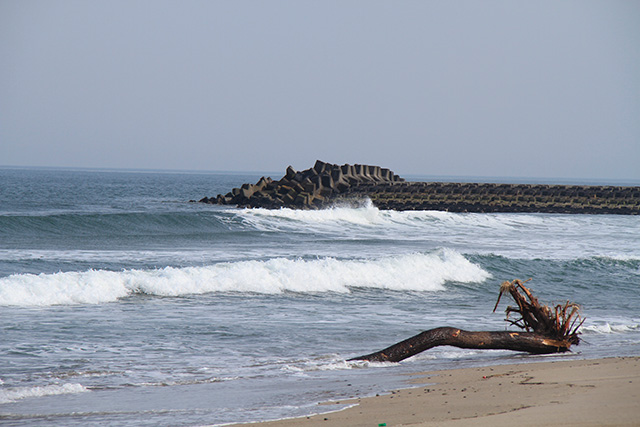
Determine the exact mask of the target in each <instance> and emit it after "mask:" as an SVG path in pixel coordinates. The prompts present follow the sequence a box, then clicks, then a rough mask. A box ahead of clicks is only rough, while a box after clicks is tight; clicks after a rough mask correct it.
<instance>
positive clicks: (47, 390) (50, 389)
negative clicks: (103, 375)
mask: <svg viewBox="0 0 640 427" xmlns="http://www.w3.org/2000/svg"><path fill="white" fill-rule="evenodd" d="M87 391H89V390H88V389H87V388H86V387H84V386H83V385H82V384H76V383H66V384H61V385H59V384H51V385H45V386H34V387H14V388H9V389H6V390H0V403H10V402H15V401H16V400H20V399H26V398H29V397H42V396H54V395H58V394H75V393H84V392H87Z"/></svg>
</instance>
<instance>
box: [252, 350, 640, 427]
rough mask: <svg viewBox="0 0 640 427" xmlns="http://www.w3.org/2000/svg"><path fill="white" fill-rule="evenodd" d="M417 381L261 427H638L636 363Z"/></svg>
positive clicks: (611, 361) (479, 372)
mask: <svg viewBox="0 0 640 427" xmlns="http://www.w3.org/2000/svg"><path fill="white" fill-rule="evenodd" d="M422 374H423V375H424V377H423V378H422V379H418V380H415V381H413V382H414V383H415V387H414V388H407V389H403V390H397V391H394V392H391V393H389V394H384V395H379V396H375V397H369V398H362V399H360V398H358V399H353V400H343V401H340V402H334V403H339V404H350V405H354V406H352V407H350V408H348V409H345V410H343V411H339V412H333V413H329V414H321V415H315V416H312V417H305V418H296V419H288V420H280V421H273V422H265V423H259V425H261V426H265V427H266V426H309V427H314V426H328V425H332V426H373V427H375V426H387V427H391V426H463V425H464V426H512V425H519V426H540V425H564V426H640V404H639V403H638V402H640V358H638V357H627V358H607V359H594V360H571V361H553V362H542V363H526V364H517V365H501V366H490V367H479V368H468V369H455V370H446V371H434V372H424V373H422ZM422 374H421V375H422ZM253 425H255V424H253Z"/></svg>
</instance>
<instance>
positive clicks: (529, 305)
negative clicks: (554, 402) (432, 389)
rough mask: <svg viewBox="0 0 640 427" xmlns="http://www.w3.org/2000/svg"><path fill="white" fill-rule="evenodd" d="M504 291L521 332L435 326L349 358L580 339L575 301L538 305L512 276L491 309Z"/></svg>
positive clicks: (555, 347)
mask: <svg viewBox="0 0 640 427" xmlns="http://www.w3.org/2000/svg"><path fill="white" fill-rule="evenodd" d="M529 280H531V279H529ZM505 293H509V294H510V295H511V297H512V298H513V299H514V301H515V302H516V304H517V305H518V306H517V307H511V306H509V307H507V309H506V313H507V318H506V319H505V320H506V321H507V322H509V323H510V324H511V325H514V326H517V327H519V328H521V329H524V332H510V331H492V332H470V331H464V330H462V329H457V328H450V327H442V328H435V329H430V330H428V331H424V332H422V333H420V334H418V335H416V336H414V337H411V338H409V339H406V340H404V341H401V342H399V343H397V344H394V345H392V346H391V347H387V348H385V349H384V350H381V351H378V352H375V353H371V354H367V355H364V356H360V357H356V358H354V359H351V360H368V361H372V362H399V361H401V360H404V359H406V358H408V357H411V356H413V355H416V354H418V353H420V352H423V351H425V350H428V349H430V348H432V347H436V346H439V345H450V346H454V347H459V348H473V349H482V350H514V351H524V352H528V353H535V354H548V353H563V352H566V351H569V350H570V347H571V346H572V345H578V344H579V343H580V338H579V337H578V334H579V332H578V329H579V328H580V326H582V323H583V322H584V319H581V318H580V315H579V314H578V310H579V307H578V305H577V304H574V303H571V302H569V301H567V302H566V303H565V304H564V305H560V304H559V305H557V306H555V307H554V308H553V309H552V308H550V307H548V306H546V305H541V304H540V303H539V302H538V299H537V298H536V297H534V296H533V294H532V293H531V291H530V290H529V289H527V288H526V287H524V285H523V282H522V281H520V280H514V281H512V282H504V283H503V284H502V285H501V286H500V294H499V295H498V301H497V302H496V305H495V307H494V309H493V311H494V312H495V311H496V309H497V308H498V303H500V298H501V297H502V295H503V294H505ZM523 294H524V295H523ZM512 313H516V314H518V315H519V316H520V317H519V318H517V319H516V320H511V319H509V317H510V315H511V314H512Z"/></svg>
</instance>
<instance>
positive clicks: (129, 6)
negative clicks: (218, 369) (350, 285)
mask: <svg viewBox="0 0 640 427" xmlns="http://www.w3.org/2000/svg"><path fill="white" fill-rule="evenodd" d="M316 159H321V160H323V161H326V162H331V163H338V164H343V163H351V164H354V163H361V164H372V165H379V166H382V167H387V168H390V169H392V170H394V171H395V172H396V173H399V174H400V175H403V174H414V175H415V174H420V175H446V176H491V177H499V176H504V177H543V178H586V179H633V180H636V179H640V2H638V1H617V0H608V1H589V0H580V1H570V0H569V1H560V2H559V1H555V0H554V1H546V0H541V1H535V2H530V1H511V0H510V1H494V0H485V1H430V0H420V1H401V0H398V1H377V0H367V1H352V0H341V1H330V0H326V1H315V0H314V1H306V0H291V1H281V0H269V1H257V0H256V1H244V0H234V1H215V0H207V1H189V0H185V1H163V0H126V1H119V0H109V1H101V0H96V1H84V0H80V1H71V0H29V1H24V0H0V165H3V166H47V167H74V168H76V167H81V168H128V169H168V170H211V171H284V170H285V168H286V167H287V166H288V165H292V166H293V167H294V168H296V169H298V170H302V169H306V168H309V167H311V166H313V164H314V162H315V160H316Z"/></svg>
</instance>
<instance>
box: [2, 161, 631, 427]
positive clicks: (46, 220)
mask: <svg viewBox="0 0 640 427" xmlns="http://www.w3.org/2000/svg"><path fill="white" fill-rule="evenodd" d="M258 178H259V175H255V174H254V175H250V174H247V175H239V174H236V175H233V174H227V175H223V174H198V173H191V174H189V173H144V172H138V173H136V172H99V171H62V170H35V169H24V170H21V169H0V316H1V318H2V322H1V324H0V330H1V334H2V339H1V340H0V424H2V425H8V426H9V425H16V426H27V425H28V426H39V425H42V426H45V425H46V426H49V425H64V426H80V425H98V424H100V425H111V426H143V425H149V426H194V425H210V424H224V423H229V422H239V421H256V420H264V419H276V418H282V417H290V416H296V415H305V414H309V413H314V412H318V411H320V410H334V409H338V408H339V407H340V406H339V405H336V406H329V407H325V406H323V407H322V408H319V407H318V406H316V404H317V403H318V402H322V401H327V400H331V399H343V398H345V397H350V396H356V395H357V396H362V395H371V394H375V393H379V392H383V391H385V390H389V389H390V388H394V387H401V386H403V385H406V383H405V381H406V380H407V378H408V377H407V376H406V375H404V374H406V373H410V372H417V371H420V370H431V369H445V368H454V367H465V366H474V365H479V364H496V363H510V362H516V361H517V362H528V361H538V360H549V359H550V358H572V357H580V358H591V357H603V356H618V355H640V327H639V325H640V218H639V217H634V216H610V215H597V216H592V215H575V216H574V215H557V214H457V213H446V212H429V211H423V212H394V211H379V210H378V209H376V208H375V207H373V206H371V205H370V204H369V203H367V202H366V201H363V203H362V204H360V205H358V206H353V207H349V206H336V207H334V208H332V209H327V210H322V211H292V210H288V209H282V210H263V209H254V210H246V209H234V208H223V207H217V206H211V205H201V204H196V203H188V200H189V199H199V198H201V197H203V196H212V195H216V194H217V193H226V192H227V191H229V190H230V189H231V188H232V187H234V186H239V185H240V184H242V183H244V182H255V181H257V180H258ZM529 277H531V278H533V281H532V282H530V285H531V287H532V288H533V289H534V292H535V293H536V294H537V295H538V296H539V297H540V298H541V299H542V300H543V301H545V302H549V303H552V302H553V303H562V302H564V301H566V300H571V301H575V302H578V303H581V304H582V313H583V315H584V316H585V317H586V318H587V321H586V323H585V326H584V328H583V335H582V338H583V343H581V344H580V345H579V346H578V347H576V348H575V353H573V354H570V355H562V356H530V355H525V354H521V353H514V352H509V351H484V352H483V351H469V350H461V349H455V348H451V347H441V348H435V349H432V350H429V351H427V352H424V353H423V354H421V355H418V356H416V357H414V358H412V359H409V360H406V361H404V362H402V363H400V364H369V363H361V362H360V363H350V362H346V359H348V358H350V357H354V356H358V355H361V354H365V353H369V352H372V351H375V350H379V349H382V348H384V347H386V346H387V345H390V344H393V343H395V342H397V341H399V340H401V339H404V338H408V337H409V336H412V335H414V334H416V333H418V332H420V331H422V330H426V329H430V328H433V327H437V326H455V327H461V328H465V329H471V330H474V329H475V330H496V329H497V330H500V329H504V327H505V322H504V321H503V318H504V315H503V310H504V308H505V307H506V304H505V303H502V306H501V307H500V309H499V311H500V312H499V313H492V312H491V310H492V309H493V305H494V303H495V300H496V296H497V291H498V288H499V285H500V283H501V282H502V281H504V280H511V279H514V278H521V279H526V278H529Z"/></svg>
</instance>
